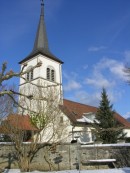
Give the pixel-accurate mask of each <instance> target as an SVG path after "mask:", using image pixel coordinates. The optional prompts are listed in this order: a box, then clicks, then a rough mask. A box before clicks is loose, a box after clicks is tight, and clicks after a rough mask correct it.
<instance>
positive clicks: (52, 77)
mask: <svg viewBox="0 0 130 173" xmlns="http://www.w3.org/2000/svg"><path fill="white" fill-rule="evenodd" d="M46 77H47V80H49V81H52V82H55V70H54V69H53V67H48V68H47V70H46Z"/></svg>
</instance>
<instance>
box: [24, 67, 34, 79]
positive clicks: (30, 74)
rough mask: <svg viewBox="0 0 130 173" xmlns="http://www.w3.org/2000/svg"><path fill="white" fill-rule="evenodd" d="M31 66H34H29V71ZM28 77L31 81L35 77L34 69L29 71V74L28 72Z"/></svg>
mask: <svg viewBox="0 0 130 173" xmlns="http://www.w3.org/2000/svg"><path fill="white" fill-rule="evenodd" d="M31 68H32V66H29V67H28V68H27V71H29V70H30V69H31ZM26 79H27V80H28V81H31V80H32V79H33V70H31V71H29V72H27V74H26Z"/></svg>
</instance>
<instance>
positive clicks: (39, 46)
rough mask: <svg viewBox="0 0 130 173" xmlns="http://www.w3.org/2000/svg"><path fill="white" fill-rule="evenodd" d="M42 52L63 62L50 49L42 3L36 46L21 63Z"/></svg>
mask: <svg viewBox="0 0 130 173" xmlns="http://www.w3.org/2000/svg"><path fill="white" fill-rule="evenodd" d="M38 54H42V55H45V56H47V57H49V58H50V59H52V60H54V61H57V62H59V63H61V64H62V63H63V62H62V61H61V60H60V59H59V58H57V57H56V56H55V55H53V54H52V53H51V52H50V50H49V45H48V38H47V33H46V26H45V22H44V7H43V4H42V5H41V15H40V20H39V25H38V29H37V33H36V38H35V42H34V47H33V50H32V52H31V53H30V54H29V55H28V56H27V57H26V58H24V59H23V60H22V61H20V62H19V64H21V63H24V62H25V61H27V60H30V59H31V58H33V57H34V56H36V55H38Z"/></svg>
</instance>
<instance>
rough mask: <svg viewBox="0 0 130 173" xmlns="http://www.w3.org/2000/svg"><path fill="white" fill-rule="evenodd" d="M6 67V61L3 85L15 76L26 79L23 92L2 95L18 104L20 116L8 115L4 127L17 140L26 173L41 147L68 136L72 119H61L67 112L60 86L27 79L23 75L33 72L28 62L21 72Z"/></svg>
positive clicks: (3, 93)
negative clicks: (63, 109) (62, 110)
mask: <svg viewBox="0 0 130 173" xmlns="http://www.w3.org/2000/svg"><path fill="white" fill-rule="evenodd" d="M40 65H41V63H38V64H36V65H35V66H34V67H32V68H31V69H29V71H31V70H32V69H34V68H37V67H39V66H40ZM6 67H7V66H6V63H4V64H3V65H2V71H1V73H0V84H1V86H2V85H3V83H4V81H8V80H9V79H11V78H13V77H21V78H23V79H24V80H25V81H26V85H25V88H24V90H22V91H20V92H17V91H15V90H12V89H8V90H1V91H0V97H2V96H6V95H7V96H9V97H10V98H11V99H12V101H13V103H14V104H15V105H16V106H17V107H18V113H19V114H20V115H18V114H16V115H10V116H8V117H7V119H6V120H4V121H3V122H2V128H3V131H4V133H5V134H8V136H9V137H10V138H11V141H12V142H13V145H14V148H15V154H16V157H17V161H18V165H19V168H20V169H21V171H24V172H25V171H29V170H30V163H31V161H32V159H33V158H34V156H35V154H36V153H37V151H38V150H39V149H40V148H42V147H45V146H50V145H52V144H57V143H59V142H61V141H62V140H63V139H64V140H65V137H67V136H68V134H67V130H66V128H67V126H68V123H69V122H68V121H67V120H66V121H61V118H62V116H63V115H62V112H61V111H60V109H59V105H60V104H62V100H61V97H60V96H59V94H60V91H59V87H57V85H52V84H46V85H45V84H43V83H41V81H39V83H32V81H27V80H26V78H24V77H23V76H24V74H26V73H28V72H29V71H28V70H24V67H26V64H25V65H24V66H23V68H22V70H21V72H20V73H14V72H13V71H9V72H7V73H6ZM30 88H31V89H30ZM23 91H24V92H23ZM14 95H16V96H19V100H16V99H15V98H14V97H13V96H14ZM25 114H26V115H25ZM27 114H28V115H27ZM27 140H29V144H28V145H26V144H25V143H24V142H25V141H27Z"/></svg>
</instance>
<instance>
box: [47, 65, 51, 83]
mask: <svg viewBox="0 0 130 173" xmlns="http://www.w3.org/2000/svg"><path fill="white" fill-rule="evenodd" d="M47 79H48V80H50V68H47Z"/></svg>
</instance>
